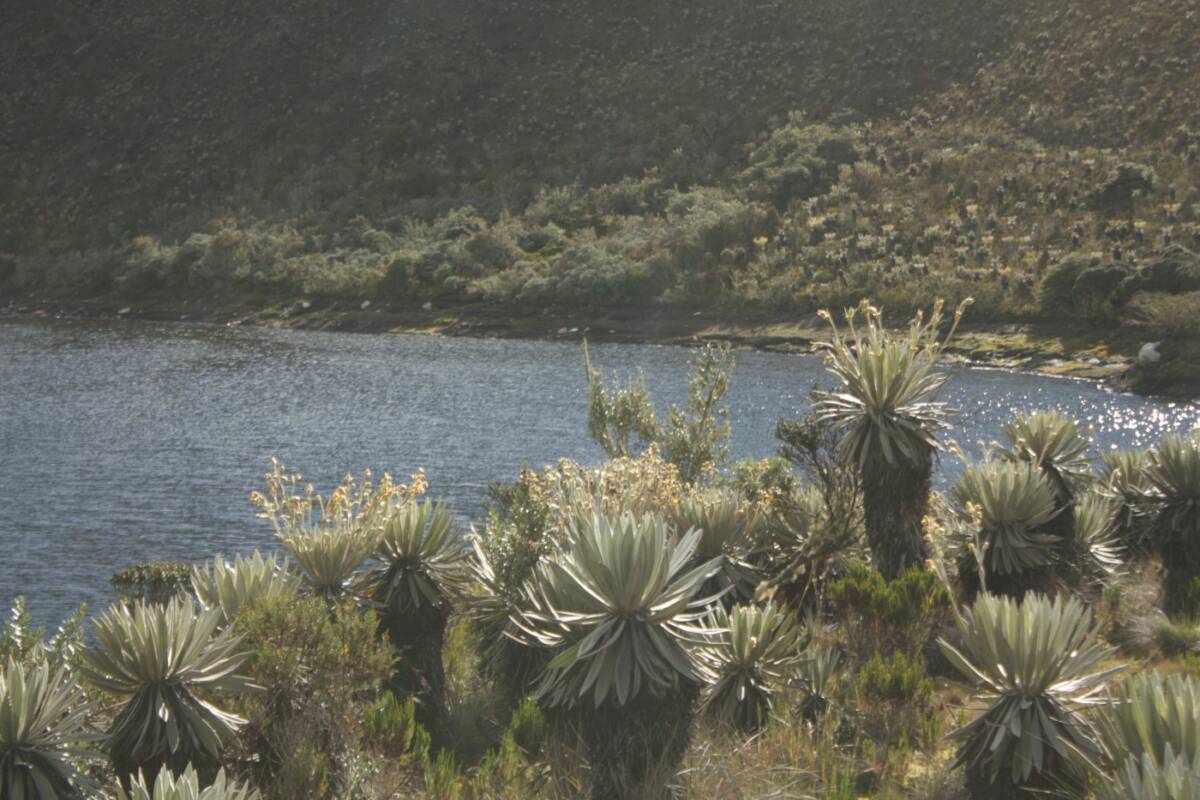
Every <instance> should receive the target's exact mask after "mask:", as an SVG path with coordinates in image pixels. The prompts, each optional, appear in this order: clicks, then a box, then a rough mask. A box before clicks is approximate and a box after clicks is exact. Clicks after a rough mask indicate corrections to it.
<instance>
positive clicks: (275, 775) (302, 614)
mask: <svg viewBox="0 0 1200 800" xmlns="http://www.w3.org/2000/svg"><path fill="white" fill-rule="evenodd" d="M233 630H234V631H235V632H236V633H237V634H238V635H239V636H241V637H242V641H243V644H244V646H245V647H246V648H247V649H248V651H249V652H251V653H252V654H253V657H252V658H251V659H250V661H249V662H248V663H247V665H246V672H247V675H248V676H249V677H250V679H251V680H252V681H253V682H254V683H256V684H257V685H259V686H261V687H262V689H263V690H262V691H261V692H258V693H256V694H254V695H251V696H249V697H248V698H247V699H246V700H245V701H244V702H243V703H242V704H241V705H240V706H238V710H239V711H240V712H241V713H242V714H243V715H244V716H245V718H246V720H247V725H246V728H245V730H244V731H243V732H242V733H241V735H240V737H239V743H240V748H241V751H242V754H243V756H244V757H247V758H249V757H251V756H255V755H256V756H257V758H256V759H255V761H256V763H257V765H256V767H255V770H256V771H257V772H258V773H260V774H259V776H258V777H259V783H260V785H263V786H265V787H268V794H267V796H268V798H280V800H294V798H296V797H312V798H322V797H326V796H328V795H329V794H330V793H331V792H337V793H339V796H341V794H344V793H345V792H347V791H349V790H350V789H351V788H352V787H351V786H350V784H351V783H352V781H353V779H354V778H355V776H356V774H357V772H358V770H359V769H360V768H361V765H358V764H356V763H354V762H355V761H356V760H357V759H360V758H361V757H362V756H361V752H362V743H363V741H364V738H365V737H366V736H367V735H368V730H367V728H366V724H365V720H366V719H368V718H369V712H370V709H371V708H372V707H373V704H374V703H375V700H376V697H377V696H378V691H379V687H380V686H382V684H383V682H384V681H385V680H386V679H387V678H388V676H389V675H390V674H391V669H392V663H393V660H394V658H395V655H394V653H393V651H392V649H391V647H390V646H389V645H388V644H387V643H386V642H385V641H381V640H380V639H379V637H378V635H377V630H378V622H377V621H376V619H375V615H374V614H373V613H371V612H369V611H368V612H365V613H364V612H362V611H361V610H360V609H359V608H358V607H357V606H356V605H354V604H350V603H344V604H340V605H335V606H333V608H332V609H331V608H330V607H329V606H328V605H327V604H326V602H325V601H324V600H322V599H321V598H318V597H286V596H264V597H262V598H260V599H259V600H258V601H257V602H255V603H253V604H251V605H250V606H248V607H247V608H244V609H242V610H241V611H240V612H239V613H238V615H237V616H236V617H235V619H234V624H233ZM387 730H390V729H387ZM371 732H372V733H376V734H378V733H379V732H380V729H379V728H376V729H374V730H373V731H371ZM392 732H398V733H406V732H407V731H392ZM414 735H415V734H414ZM387 746H394V745H393V743H390V742H389V743H387Z"/></svg>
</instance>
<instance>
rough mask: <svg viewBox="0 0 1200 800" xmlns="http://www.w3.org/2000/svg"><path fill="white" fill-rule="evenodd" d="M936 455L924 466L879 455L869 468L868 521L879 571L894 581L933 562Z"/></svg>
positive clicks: (865, 471) (865, 484)
mask: <svg viewBox="0 0 1200 800" xmlns="http://www.w3.org/2000/svg"><path fill="white" fill-rule="evenodd" d="M932 472H933V455H932V453H925V454H924V457H923V458H922V461H921V463H920V464H918V465H913V464H910V463H909V462H907V461H904V460H901V459H897V461H896V463H894V464H893V463H889V462H888V461H887V460H886V459H884V458H883V457H882V455H880V454H878V453H876V454H874V455H872V456H871V457H870V458H868V459H867V462H866V463H865V464H864V465H863V470H862V478H863V486H862V492H863V518H864V520H863V521H864V523H865V527H866V531H867V542H868V544H870V546H871V555H872V556H874V559H875V566H876V567H877V568H878V569H879V571H880V572H881V573H882V574H883V577H884V578H886V579H887V580H889V581H892V580H895V579H896V578H898V577H899V576H900V574H901V573H902V572H904V570H906V569H908V568H909V567H911V566H914V565H916V566H919V567H922V568H924V565H925V561H926V560H927V559H928V558H929V548H928V547H927V546H926V543H925V531H924V527H923V521H924V519H925V514H926V512H927V511H928V510H929V484H930V475H931V474H932Z"/></svg>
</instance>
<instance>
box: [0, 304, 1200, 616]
mask: <svg viewBox="0 0 1200 800" xmlns="http://www.w3.org/2000/svg"><path fill="white" fill-rule="evenodd" d="M690 355H691V354H690V352H689V351H688V350H687V349H684V348H677V347H655V346H633V345H594V346H593V348H592V356H593V361H594V362H595V363H596V364H597V365H598V366H601V367H603V368H604V369H605V370H606V371H611V370H619V371H621V372H622V373H624V372H625V371H628V370H633V369H638V368H640V369H643V370H644V371H645V374H646V379H647V383H648V384H649V385H650V388H651V390H652V391H653V392H654V395H655V397H656V398H657V399H658V401H659V402H660V403H663V404H664V405H665V404H666V403H667V402H671V401H675V402H682V400H683V399H684V396H685V389H686V377H687V361H688V358H689V356H690ZM736 357H737V369H736V372H735V375H734V380H733V387H732V390H731V392H730V397H729V405H730V407H731V411H732V420H733V438H734V451H735V455H736V456H738V457H761V456H767V455H771V454H773V453H774V452H775V449H776V442H775V440H774V438H773V431H774V428H775V423H776V421H777V420H779V419H780V418H796V417H798V416H801V415H802V414H803V413H805V411H806V409H807V404H808V403H807V397H808V391H809V389H810V388H811V387H812V386H813V384H814V383H815V382H816V381H819V380H821V379H822V377H823V370H822V369H821V365H820V362H819V360H818V359H817V358H815V357H812V356H796V355H782V354H772V353H754V352H743V353H738V354H737V356H736ZM950 371H951V372H952V373H953V376H952V379H951V382H950V384H949V386H948V387H947V390H946V391H945V399H947V400H948V401H950V402H951V403H953V404H954V405H955V406H956V407H958V408H959V409H960V411H961V413H960V415H959V418H958V428H957V430H956V431H955V434H954V435H955V437H956V438H957V439H958V441H959V442H961V443H963V444H964V445H966V444H971V445H972V446H973V445H974V443H975V442H977V441H981V440H991V439H994V438H996V437H997V436H998V434H999V429H1000V425H1001V424H1002V423H1003V422H1004V421H1005V420H1007V419H1009V418H1010V417H1011V416H1012V415H1013V414H1014V413H1016V412H1018V411H1022V410H1029V409H1041V408H1057V409H1060V410H1062V411H1065V412H1067V413H1070V414H1072V415H1074V416H1075V417H1077V418H1078V419H1080V420H1081V421H1082V422H1083V423H1085V424H1086V425H1089V426H1091V427H1092V428H1093V429H1094V430H1095V433H1096V438H1097V440H1098V443H1099V446H1100V447H1112V446H1117V445H1148V444H1151V443H1153V442H1154V441H1155V440H1156V439H1157V438H1158V437H1159V436H1161V435H1162V434H1163V433H1165V432H1168V431H1176V430H1183V429H1189V428H1192V427H1194V426H1196V425H1197V424H1198V423H1200V410H1198V408H1197V406H1196V405H1194V404H1190V403H1183V404H1180V403H1166V402H1161V401H1156V400H1148V399H1144V398H1139V397H1134V396H1129V395H1118V394H1113V393H1109V392H1106V391H1104V390H1102V389H1101V388H1099V387H1097V386H1095V385H1092V384H1089V383H1084V382H1078V381H1068V380H1061V379H1054V378H1047V377H1039V376H1032V375H1023V374H1014V373H1010V372H1002V371H991V370H981V369H968V368H951V369H950ZM586 406H587V393H586V385H585V382H584V377H583V371H582V367H581V357H580V350H579V345H578V343H575V342H570V343H566V342H563V343H559V342H535V341H512V340H494V339H461V338H442V337H433V336H406V335H363V334H339V333H313V332H299V331H282V330H271V329H261V328H226V327H223V326H216V325H191V324H174V323H165V324H159V323H150V322H134V321H127V322H91V321H79V322H75V321H50V320H47V321H45V322H27V321H12V320H8V321H0V603H3V602H7V601H8V600H10V599H11V598H13V597H15V596H16V595H18V594H24V595H26V597H27V599H28V602H29V605H30V608H31V609H32V611H33V613H34V615H35V617H36V618H37V619H38V621H39V622H42V623H45V624H52V623H55V622H56V621H57V619H59V618H60V617H62V616H64V615H65V614H67V613H69V612H70V610H71V609H73V608H74V607H75V606H76V605H77V604H78V603H80V602H87V603H89V604H91V605H92V606H93V608H96V607H98V606H101V605H102V604H104V603H106V602H107V601H108V599H109V591H108V577H109V575H111V574H112V573H113V572H114V571H115V570H118V569H121V568H123V567H125V566H128V565H130V564H133V563H136V562H139V561H146V560H150V559H155V558H162V559H179V560H185V561H197V560H201V559H204V558H208V557H211V556H212V555H213V554H214V553H216V552H218V551H221V552H223V553H226V554H229V553H233V552H235V551H249V550H252V549H254V548H255V547H272V546H273V540H272V533H271V531H270V528H269V526H267V525H266V524H265V523H263V522H262V521H260V520H258V519H256V518H255V516H254V513H253V509H252V508H251V506H250V503H249V495H250V492H251V491H253V490H255V489H257V488H259V487H260V486H261V482H262V474H263V473H264V472H265V470H266V469H267V467H268V466H269V460H270V458H271V456H272V455H274V456H277V457H279V458H280V459H281V460H282V461H283V462H284V463H285V464H286V465H287V466H288V467H289V468H291V469H294V470H296V471H299V472H301V473H303V474H304V476H305V478H306V479H308V480H311V481H313V482H314V483H315V484H316V485H317V487H318V489H319V490H322V491H324V490H326V489H327V488H328V487H329V486H330V485H331V484H333V483H334V482H335V481H337V480H338V479H339V478H340V477H341V476H342V475H344V474H346V473H347V472H355V473H358V472H360V471H361V470H362V469H363V468H370V469H372V470H373V471H375V472H377V473H378V472H384V471H387V472H391V473H392V474H394V475H397V476H404V477H405V478H406V477H407V476H408V475H409V474H411V473H412V472H413V471H414V470H415V469H417V468H418V467H424V468H425V471H426V474H427V476H428V478H429V481H430V484H431V494H432V496H434V497H438V498H443V499H445V500H446V501H447V502H448V503H449V504H450V505H451V506H452V507H453V508H454V510H455V511H456V512H457V513H458V514H459V515H460V516H461V517H462V518H463V520H464V522H465V521H467V520H469V519H471V518H473V517H477V516H478V514H479V508H480V504H481V501H482V499H483V497H484V493H485V490H486V487H487V485H488V483H489V482H491V481H495V480H505V479H511V478H513V477H514V476H515V475H516V474H517V473H518V471H519V470H520V468H521V466H522V465H523V464H530V465H533V466H542V465H545V464H549V463H553V462H554V461H556V460H557V459H558V458H560V457H569V458H574V459H578V460H581V461H584V462H594V461H597V460H599V458H600V452H599V450H598V449H597V448H596V447H595V446H594V445H593V444H592V443H591V442H590V440H589V439H588V437H587V431H586ZM943 469H949V470H953V469H954V465H953V464H951V463H945V464H943Z"/></svg>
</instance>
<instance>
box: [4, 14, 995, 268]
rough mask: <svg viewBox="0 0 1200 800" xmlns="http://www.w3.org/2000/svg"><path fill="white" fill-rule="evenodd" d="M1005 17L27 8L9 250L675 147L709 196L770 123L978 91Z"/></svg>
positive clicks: (404, 206)
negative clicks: (703, 170)
mask: <svg viewBox="0 0 1200 800" xmlns="http://www.w3.org/2000/svg"><path fill="white" fill-rule="evenodd" d="M1006 5H1011V4H1006V3H1002V2H996V1H995V0H990V1H989V2H983V3H976V4H971V5H970V7H966V6H962V4H959V3H956V2H947V1H946V0H941V1H940V2H930V3H895V2H880V0H859V1H858V2H854V3H849V4H847V3H841V2H832V1H831V0H822V2H815V3H804V4H797V3H793V2H778V1H776V2H748V3H738V4H729V3H717V2H707V1H706V2H699V3H697V2H656V3H600V2H573V3H555V2H544V3H543V2H525V1H522V2H505V3H492V2H488V3H480V2H473V1H472V0H452V1H451V2H441V3H429V2H418V1H415V0H406V1H405V2H399V3H395V2H379V1H378V0H367V1H366V2H357V3H353V4H351V3H337V2H327V1H326V0H319V1H318V0H286V1H285V0H274V1H273V2H265V3H254V4H249V5H248V4H245V3H237V2H209V3H204V4H193V3H181V2H174V1H173V0H172V1H170V2H164V3H156V4H153V5H151V6H147V5H146V4H142V3H127V2H117V3H108V4H105V5H104V6H96V5H95V4H89V3H80V2H66V3H53V4H43V3H29V4H20V7H19V8H15V9H12V10H11V11H10V12H8V15H7V16H8V20H7V24H6V31H7V33H6V39H7V40H8V41H7V46H5V47H4V48H2V50H3V54H2V55H0V68H2V69H0V73H2V74H3V76H4V77H3V78H2V79H0V80H3V84H0V88H2V92H0V94H2V98H3V99H2V100H0V102H2V103H3V106H0V110H3V112H4V113H3V115H2V117H3V119H4V120H5V122H4V128H3V131H2V141H3V151H2V153H3V156H4V162H5V171H6V173H8V174H5V175H3V177H4V179H5V184H6V185H8V186H10V187H14V188H15V190H14V191H10V192H9V193H8V200H7V202H6V203H5V209H4V211H5V213H4V222H5V226H4V238H5V239H7V240H8V242H6V247H5V249H10V250H12V249H17V250H22V251H23V250H26V249H27V248H33V249H39V248H44V247H47V246H53V245H60V246H61V245H74V246H78V245H82V244H91V243H97V242H105V241H109V242H111V241H119V240H120V239H122V238H124V237H128V236H130V235H135V234H139V233H158V232H164V233H165V232H174V233H176V234H178V233H179V232H181V231H188V230H189V228H188V227H187V226H188V225H191V226H199V225H201V224H203V223H204V222H207V221H208V220H209V219H210V218H212V217H213V216H221V215H223V214H230V213H234V214H238V213H243V212H248V213H249V214H252V215H255V216H257V215H262V216H264V217H266V218H273V219H277V220H291V219H295V218H297V217H300V216H302V215H304V214H306V213H315V214H317V215H318V216H319V217H321V218H326V219H334V220H337V219H340V220H342V221H345V220H347V219H350V218H352V217H353V216H354V215H355V214H365V215H368V216H370V217H371V218H372V219H375V220H379V221H387V220H389V219H390V218H391V217H393V216H395V215H397V214H401V215H408V214H422V213H428V212H429V211H431V210H435V209H437V208H439V207H440V208H443V209H444V208H447V207H450V206H454V205H459V204H462V203H463V202H467V201H469V202H473V203H476V204H479V205H480V206H481V208H483V209H486V210H490V211H493V212H494V211H496V210H499V209H500V208H502V207H509V208H519V207H520V206H521V205H523V204H524V203H525V202H527V201H528V200H529V199H530V197H531V196H532V192H533V190H534V189H536V187H537V186H538V185H541V184H546V185H559V184H569V183H572V182H575V181H579V182H582V183H584V184H595V183H601V182H608V181H612V180H617V179H619V178H621V177H623V176H625V175H639V174H640V173H641V172H642V171H643V170H645V169H647V168H650V167H653V166H655V165H657V164H660V163H661V162H662V161H663V160H664V159H666V158H667V157H669V156H670V155H671V153H672V152H673V151H674V150H675V149H676V148H682V149H683V151H684V153H685V155H686V157H687V160H688V161H690V162H698V163H700V164H704V165H706V167H707V177H710V178H715V177H717V176H718V175H720V174H721V173H722V172H723V171H725V170H726V169H727V168H728V167H730V166H731V165H733V164H734V163H736V161H737V160H738V159H739V158H740V157H741V155H742V144H743V142H744V141H745V139H747V138H748V137H750V136H751V135H753V134H755V133H757V132H759V131H760V130H762V129H764V128H765V127H766V126H767V124H768V122H769V120H770V119H771V117H772V115H779V114H782V113H786V112H787V111H790V110H793V109H805V110H807V111H808V112H809V113H810V114H812V115H814V116H816V117H819V118H824V117H828V116H829V115H832V114H835V113H851V114H855V115H857V116H859V117H870V116H875V115H877V114H880V113H882V114H895V113H897V112H899V111H901V110H903V109H906V108H908V107H910V106H911V105H912V104H913V103H914V102H916V101H918V100H919V99H920V98H921V97H922V96H924V95H927V94H929V93H931V92H934V91H936V90H939V89H941V88H943V87H944V86H946V85H947V84H948V83H949V82H951V81H953V80H956V79H958V80H961V79H964V78H967V77H969V76H970V75H971V73H972V72H973V71H974V69H975V68H976V66H977V65H978V61H979V60H980V59H985V58H988V57H989V56H990V55H992V54H995V53H997V51H998V50H999V49H1000V48H1002V47H1003V46H1004V45H1005V44H1006V42H1007V40H1008V39H1009V38H1010V36H1011V29H1012V23H1013V20H1012V19H1010V18H1007V17H1006V16H1005V15H1004V14H1003V13H1002V11H1003V9H1004V7H1005V6H1006Z"/></svg>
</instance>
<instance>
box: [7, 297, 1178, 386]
mask: <svg viewBox="0 0 1200 800" xmlns="http://www.w3.org/2000/svg"><path fill="white" fill-rule="evenodd" d="M45 318H56V319H111V320H116V319H138V320H148V321H158V322H206V323H211V324H223V325H227V326H241V325H245V326H263V327H276V328H288V329H293V330H320V331H336V332H348V333H376V334H378V333H409V334H422V335H441V336H473V337H479V338H500V339H532V340H542V341H573V340H577V339H581V338H583V337H585V336H586V337H587V338H588V340H589V341H594V342H608V343H617V344H660V345H678V346H693V347H694V346H697V345H702V344H708V343H726V344H729V345H730V346H731V347H733V348H735V349H750V350H761V351H768V352H771V351H773V352H788V353H812V352H814V350H815V343H816V342H818V341H820V340H822V339H823V338H824V337H825V336H826V330H827V329H826V327H825V324H824V323H823V322H821V320H819V319H818V318H817V317H816V315H815V314H814V315H809V316H808V317H807V318H805V317H795V316H791V317H788V316H784V315H775V316H772V315H765V314H759V315H756V314H746V313H743V314H737V315H722V314H720V313H719V312H718V311H714V310H704V311H688V310H680V309H649V310H644V309H587V310H579V309H570V310H558V309H546V310H544V311H543V312H542V313H540V314H528V313H520V312H516V311H514V310H513V309H509V308H505V307H502V306H496V305H491V304H484V303H476V304H451V305H445V306H441V307H438V306H433V305H430V304H426V306H425V307H415V308H414V307H412V306H408V305H400V304H389V303H379V302H375V301H362V302H359V303H357V304H355V303H351V302H348V301H345V300H339V301H321V300H319V299H309V298H306V299H278V298H275V299H272V298H259V299H256V300H255V301H251V300H243V301H229V300H220V301H212V300H204V299H198V300H191V301H185V302H178V301H170V300H161V299H154V300H143V301H142V302H135V301H130V300H127V299H121V298H111V297H100V298H89V299H78V298H44V299H38V298H32V297H26V298H21V299H20V300H13V301H11V302H9V303H8V304H7V305H5V306H0V319H45ZM1140 346H1141V343H1140V342H1139V341H1137V340H1136V339H1133V338H1132V337H1130V336H1129V335H1128V334H1126V335H1123V336H1118V337H1115V338H1108V339H1106V338H1104V337H1102V336H1101V335H1100V332H1099V331H1096V330H1087V329H1080V328H1078V327H1068V326H1056V325H1053V324H1050V323H1035V322H1007V323H988V322H979V323H972V322H970V321H969V320H968V321H965V322H964V323H963V324H962V325H961V326H960V328H959V331H958V333H957V334H956V335H955V337H954V339H953V340H952V341H951V343H950V345H949V346H948V347H947V348H946V350H945V355H946V360H947V361H948V362H950V363H959V364H969V365H972V366H980V367H991V368H999V369H1010V370H1016V371H1022V372H1030V373H1035V374H1041V375H1051V376H1057V377H1068V378H1077V379H1083V380H1090V381H1096V382H1100V383H1102V384H1104V385H1106V386H1108V387H1110V388H1112V389H1115V390H1118V391H1133V389H1132V388H1131V386H1130V385H1129V378H1130V373H1131V371H1132V370H1133V367H1134V364H1135V363H1136V355H1137V351H1138V348H1139V347H1140ZM1165 396H1172V395H1165ZM1195 396H1196V395H1195V394H1194V393H1186V394H1180V395H1174V398H1175V399H1179V398H1180V397H1187V398H1194V397H1195Z"/></svg>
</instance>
